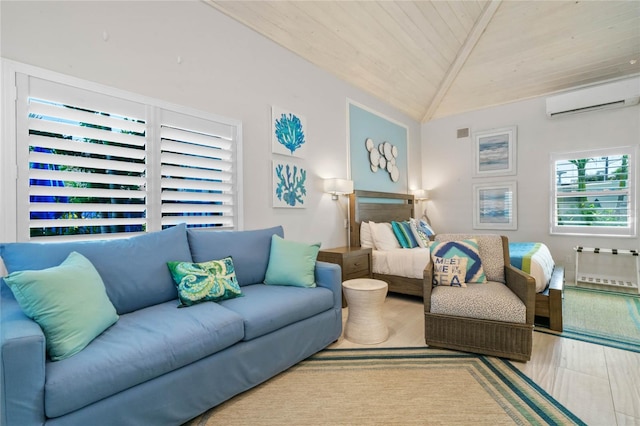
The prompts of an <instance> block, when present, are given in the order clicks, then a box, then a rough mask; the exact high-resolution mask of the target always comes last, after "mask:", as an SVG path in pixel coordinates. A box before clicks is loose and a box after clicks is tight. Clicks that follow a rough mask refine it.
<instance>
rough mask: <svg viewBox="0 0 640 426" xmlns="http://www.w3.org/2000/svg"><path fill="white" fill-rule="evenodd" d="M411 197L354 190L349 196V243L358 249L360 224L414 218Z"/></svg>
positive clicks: (413, 202)
mask: <svg viewBox="0 0 640 426" xmlns="http://www.w3.org/2000/svg"><path fill="white" fill-rule="evenodd" d="M414 208H415V200H414V198H413V195H408V194H396V193H391V192H377V191H362V190H355V191H354V193H353V194H351V195H349V215H350V220H349V241H350V242H351V247H360V223H361V222H363V221H365V222H367V221H370V220H371V221H373V222H380V223H382V222H391V221H392V220H395V221H403V220H409V219H410V218H412V217H414V213H415V210H414Z"/></svg>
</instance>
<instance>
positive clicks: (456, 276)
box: [433, 256, 467, 287]
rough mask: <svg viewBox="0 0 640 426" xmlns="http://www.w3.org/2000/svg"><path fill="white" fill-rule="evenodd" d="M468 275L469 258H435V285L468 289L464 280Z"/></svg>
mask: <svg viewBox="0 0 640 426" xmlns="http://www.w3.org/2000/svg"><path fill="white" fill-rule="evenodd" d="M466 274H467V258H465V257H458V256H454V257H450V258H446V257H438V256H436V257H434V258H433V284H434V285H448V286H451V287H466V286H467V284H466V283H465V281H464V279H465V276H466Z"/></svg>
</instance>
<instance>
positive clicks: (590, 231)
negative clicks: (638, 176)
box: [551, 147, 636, 236]
mask: <svg viewBox="0 0 640 426" xmlns="http://www.w3.org/2000/svg"><path fill="white" fill-rule="evenodd" d="M635 163H636V154H635V149H634V148H633V147H621V148H607V149H600V150H590V151H583V152H573V153H563V154H552V173H553V176H552V182H554V184H553V200H552V212H551V232H552V233H554V234H575V235H602V236H605V235H606V236H635V232H636V225H635V221H636V219H635V218H636V205H635V177H634V176H635Z"/></svg>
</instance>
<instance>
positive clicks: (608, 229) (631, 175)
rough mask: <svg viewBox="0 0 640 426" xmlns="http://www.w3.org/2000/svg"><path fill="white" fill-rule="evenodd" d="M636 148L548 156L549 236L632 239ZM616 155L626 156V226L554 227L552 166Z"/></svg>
mask: <svg viewBox="0 0 640 426" xmlns="http://www.w3.org/2000/svg"><path fill="white" fill-rule="evenodd" d="M637 151H638V149H637V145H633V146H622V147H612V148H598V149H589V150H583V151H570V152H560V153H557V152H554V153H551V154H550V195H551V197H550V198H551V199H550V202H549V206H550V212H549V229H550V230H549V232H550V234H552V235H579V236H592V237H628V238H634V237H636V231H637V229H636V228H637V226H636V222H637V205H636V191H637V181H636V170H637V166H636V164H637V158H638V153H637ZM617 155H621V156H622V155H627V156H628V159H629V160H628V166H627V167H628V176H627V185H628V186H627V188H628V189H627V190H626V191H624V192H627V195H628V209H627V211H628V213H627V217H628V223H629V226H624V227H614V226H568V225H558V176H557V170H556V167H557V166H556V163H557V162H558V161H568V160H577V159H584V158H597V157H610V156H617Z"/></svg>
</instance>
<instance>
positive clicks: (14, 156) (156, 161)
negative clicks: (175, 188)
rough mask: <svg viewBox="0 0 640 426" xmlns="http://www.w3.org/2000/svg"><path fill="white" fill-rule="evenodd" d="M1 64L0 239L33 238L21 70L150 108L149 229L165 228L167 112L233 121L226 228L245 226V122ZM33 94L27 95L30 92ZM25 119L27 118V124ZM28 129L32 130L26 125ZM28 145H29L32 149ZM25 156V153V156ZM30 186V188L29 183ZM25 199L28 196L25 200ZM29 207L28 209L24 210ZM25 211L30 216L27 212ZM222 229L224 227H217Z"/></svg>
mask: <svg viewBox="0 0 640 426" xmlns="http://www.w3.org/2000/svg"><path fill="white" fill-rule="evenodd" d="M1 67H2V80H1V81H0V84H1V85H2V97H1V99H0V120H1V122H2V133H1V135H0V136H1V137H2V141H3V143H2V144H1V145H0V168H1V170H0V199H1V200H3V204H4V206H3V208H2V209H0V241H5V242H13V241H30V240H32V239H31V238H30V231H29V224H28V222H29V204H30V202H29V195H28V192H27V193H26V194H25V192H24V188H23V186H24V182H25V180H26V182H27V186H28V185H29V163H28V162H27V163H26V164H25V161H24V155H23V154H21V153H20V149H19V147H18V141H19V139H20V132H24V129H23V127H21V124H20V122H19V119H20V118H21V117H22V120H23V121H24V120H25V118H24V117H27V115H25V114H27V111H25V110H24V108H22V110H18V109H19V108H21V106H20V105H21V104H24V102H22V103H20V102H18V96H25V95H23V94H19V93H18V86H17V85H18V80H19V79H20V78H22V77H21V75H22V74H23V75H26V76H27V77H34V78H38V79H43V80H48V81H50V82H53V83H57V84H62V85H68V86H71V87H74V88H78V89H81V90H87V91H91V92H95V93H96V94H98V95H106V96H110V97H115V98H120V99H122V100H124V101H129V102H136V103H140V104H143V105H144V106H145V110H146V117H145V118H146V122H147V123H149V126H148V131H147V135H146V138H147V147H148V148H147V159H146V166H147V176H146V179H147V197H146V208H147V214H146V220H147V223H146V232H152V231H157V230H160V229H162V199H161V198H162V196H161V191H162V187H161V183H160V179H161V173H160V168H161V164H160V145H161V141H160V126H161V124H162V116H163V112H169V113H171V114H176V115H181V116H185V117H191V118H193V119H194V120H196V121H209V122H211V123H213V124H215V125H219V124H221V125H224V126H230V128H231V129H232V132H233V133H234V140H233V148H232V150H233V168H232V169H233V170H232V171H231V174H232V178H231V179H232V180H231V185H232V188H233V189H232V194H231V196H232V199H233V201H232V206H231V207H232V213H231V217H232V224H231V226H226V227H224V228H223V229H234V230H241V229H243V214H242V212H243V201H242V200H243V185H242V122H241V121H240V120H237V119H231V118H227V117H223V116H219V115H215V114H211V113H208V112H204V111H200V110H196V109H192V108H189V107H185V106H181V105H176V104H172V103H170V102H166V101H163V100H160V99H155V98H150V97H147V96H144V95H140V94H136V93H132V92H128V91H124V90H120V89H116V88H113V87H109V86H106V85H102V84H99V83H94V82H91V81H87V80H83V79H79V78H76V77H72V76H68V75H64V74H60V73H56V72H54V71H50V70H45V69H42V68H38V67H34V66H31V65H27V64H23V63H19V62H15V61H11V60H8V59H4V58H2V59H1ZM26 96H27V97H28V96H29V95H28V94H27V95H26ZM23 125H24V124H23V123H22V126H23ZM27 132H28V130H27ZM27 150H28V149H27ZM21 157H22V158H21ZM27 189H28V188H27ZM25 199H26V201H25ZM25 208H26V210H25ZM25 212H26V215H27V216H26V218H25V217H23V216H24V215H25ZM212 229H222V228H219V227H218V228H216V227H214V228H212ZM134 234H135V233H131V232H129V233H125V232H122V233H116V234H103V233H97V234H85V235H73V236H64V237H58V236H54V237H40V238H37V240H38V241H53V240H56V239H65V240H80V239H103V238H122V237H128V236H132V235H134Z"/></svg>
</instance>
